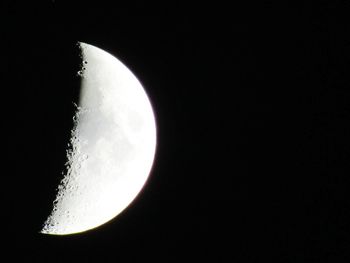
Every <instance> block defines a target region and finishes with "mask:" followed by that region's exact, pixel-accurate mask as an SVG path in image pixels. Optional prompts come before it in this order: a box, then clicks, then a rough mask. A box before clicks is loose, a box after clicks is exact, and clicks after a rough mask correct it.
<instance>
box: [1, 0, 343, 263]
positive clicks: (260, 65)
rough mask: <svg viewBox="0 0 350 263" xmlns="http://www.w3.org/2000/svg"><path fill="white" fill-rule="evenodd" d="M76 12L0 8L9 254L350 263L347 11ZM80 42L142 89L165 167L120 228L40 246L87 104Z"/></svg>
mask: <svg viewBox="0 0 350 263" xmlns="http://www.w3.org/2000/svg"><path fill="white" fill-rule="evenodd" d="M23 2H24V1H23ZM73 2H74V3H73ZM77 2H78V1H70V2H69V3H63V1H59V0H57V1H42V2H41V3H32V1H26V2H24V3H21V2H20V1H3V2H1V8H0V10H1V11H0V12H1V14H0V22H1V23H0V30H1V31H0V33H1V44H2V45H3V49H2V52H1V62H2V63H0V64H1V77H2V78H3V81H2V82H1V98H2V102H1V107H2V111H1V120H2V132H3V137H2V141H3V143H2V145H3V146H2V149H3V157H2V161H3V162H2V163H3V164H2V171H1V178H2V180H1V184H2V185H1V186H2V187H1V203H2V212H1V213H2V214H1V215H2V220H3V224H2V225H3V227H2V229H1V239H2V244H5V245H2V246H1V249H0V251H1V254H2V256H3V257H8V256H9V257H10V258H12V259H11V260H8V261H9V262H17V260H19V261H18V262H162V263H163V262H164V263H165V262H240V263H250V262H279V263H282V262H293V263H294V262H298V263H303V262H308V263H310V262H318V263H322V262H336V263H342V262H350V231H349V222H350V208H349V207H350V199H349V197H348V196H347V193H348V192H349V189H350V176H349V175H350V167H349V164H350V125H349V124H350V74H349V73H350V27H349V26H350V20H349V11H350V5H349V4H348V3H347V2H346V1H329V3H327V1H307V2H308V3H304V4H302V5H297V4H294V3H292V2H291V1H290V3H287V1H276V2H277V3H274V2H272V1H257V2H256V3H254V2H246V4H245V5H238V4H236V3H235V2H232V3H233V4H232V5H228V4H227V5H225V6H224V5H220V4H219V2H213V3H210V2H208V3H207V4H205V3H204V2H205V1H204V2H203V1H202V2H201V3H200V4H198V5H192V6H191V5H189V4H188V3H184V4H180V3H179V2H178V3H176V2H172V3H168V2H166V4H164V3H163V4H161V5H158V4H153V5H151V4H150V3H148V2H145V3H137V2H132V1H130V2H128V3H125V2H120V3H119V1H110V2H111V3H109V4H105V3H102V1H90V2H89V1H85V2H82V3H84V4H78V3H77ZM163 2H164V1H163ZM282 2H283V4H282ZM112 3H113V4H112ZM77 41H82V42H86V43H89V44H92V45H95V46H97V47H99V48H102V49H104V50H106V51H107V52H109V53H111V54H113V55H115V56H116V57H118V58H119V59H120V60H121V61H123V63H125V64H126V65H127V66H128V67H129V68H130V69H131V70H132V71H133V72H134V73H135V75H136V76H137V77H138V78H139V80H140V81H141V82H142V83H143V85H144V88H145V89H146V91H147V93H148V95H149V97H150V99H151V101H152V104H153V107H154V110H155V113H156V119H157V127H158V147H157V153H156V160H155V163H154V166H153V169H152V173H151V175H150V178H149V180H148V182H147V184H146V186H145V188H144V189H143V191H142V192H141V194H140V195H139V197H138V198H137V199H136V200H135V201H134V202H133V203H132V205H131V206H130V207H129V208H128V209H126V210H125V211H124V212H123V213H122V214H120V215H119V216H118V217H117V218H115V219H114V220H112V221H110V222H109V223H107V224H105V225H103V226H101V227H100V228H98V229H96V230H93V231H88V232H85V233H82V234H79V235H71V236H48V235H41V234H38V231H39V230H40V227H41V225H42V223H43V222H44V220H45V219H46V217H47V216H48V214H49V212H50V209H51V203H52V201H53V199H54V196H55V189H56V187H57V185H58V183H59V181H60V180H61V179H62V178H61V172H62V170H63V166H64V163H65V161H66V156H65V152H66V146H67V143H68V141H69V138H70V130H71V128H72V125H73V122H72V117H73V114H74V110H75V109H74V106H73V103H72V102H77V99H78V95H79V79H78V78H77V76H76V72H77V70H78V66H79V57H78V49H77V47H76V43H77Z"/></svg>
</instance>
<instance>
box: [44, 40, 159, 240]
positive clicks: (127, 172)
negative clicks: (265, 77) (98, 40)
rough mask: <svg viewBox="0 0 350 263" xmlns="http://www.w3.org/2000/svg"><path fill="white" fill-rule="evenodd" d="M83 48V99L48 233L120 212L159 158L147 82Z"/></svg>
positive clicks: (81, 227)
mask: <svg viewBox="0 0 350 263" xmlns="http://www.w3.org/2000/svg"><path fill="white" fill-rule="evenodd" d="M79 46H80V49H81V54H82V59H83V64H82V65H83V67H82V70H81V71H79V75H80V76H81V78H82V84H81V91H80V101H79V105H78V107H77V112H76V115H75V116H74V118H73V119H74V122H75V126H74V128H73V130H72V138H71V141H70V149H69V150H68V151H67V158H68V161H67V163H66V168H67V169H66V170H67V171H66V173H65V174H64V178H63V180H62V182H61V184H60V185H59V187H58V193H57V196H56V199H55V201H54V207H53V210H52V213H51V214H50V215H49V217H48V219H47V220H46V222H45V223H44V226H43V229H42V230H41V233H45V234H56V235H65V234H74V233H79V232H83V231H86V230H89V229H92V228H95V227H97V226H100V225H102V224H104V223H106V222H107V221H109V220H111V219H112V218H114V217H115V216H117V215H118V214H119V213H120V212H122V211H123V210H124V209H125V208H126V207H127V206H128V205H129V204H130V203H131V202H132V201H133V200H134V198H135V197H136V196H137V195H138V193H139V192H140V191H141V189H142V188H143V186H144V184H145V182H146V180H147V178H148V176H149V173H150V170H151V167H152V164H153V161H154V155H155V148H156V124H155V118H154V114H153V110H152V106H151V103H150V101H149V99H148V97H147V95H146V93H145V91H144V89H143V87H142V85H141V84H140V82H139V81H138V79H137V78H136V77H135V76H134V75H133V74H132V72H131V71H130V70H129V69H128V68H127V67H126V66H125V65H123V64H122V63H121V62H120V61H119V60H118V59H117V58H115V57H113V56H112V55H110V54H109V53H107V52H105V51H103V50H101V49H99V48H97V47H94V46H92V45H89V44H86V43H81V42H80V43H79Z"/></svg>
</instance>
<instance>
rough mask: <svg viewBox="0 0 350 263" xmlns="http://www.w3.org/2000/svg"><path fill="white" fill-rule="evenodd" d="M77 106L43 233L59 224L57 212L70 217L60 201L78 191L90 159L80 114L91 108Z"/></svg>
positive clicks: (78, 74) (79, 73)
mask: <svg viewBox="0 0 350 263" xmlns="http://www.w3.org/2000/svg"><path fill="white" fill-rule="evenodd" d="M77 46H78V47H79V50H80V55H79V57H80V58H81V61H82V63H81V64H80V70H79V71H78V72H77V76H78V77H80V78H84V71H85V67H84V66H85V64H87V61H85V60H83V56H82V47H81V45H80V42H78V44H77ZM73 105H74V107H75V115H74V116H73V128H72V130H71V137H70V141H69V143H68V145H67V146H68V149H67V150H66V156H67V162H66V163H65V168H64V171H62V175H63V179H62V180H61V182H60V183H59V185H58V187H57V189H56V191H57V193H56V198H55V200H54V201H53V209H52V212H51V214H50V216H49V217H48V218H47V220H46V221H45V222H44V224H43V227H42V230H41V231H40V232H41V233H52V230H53V228H54V227H55V226H56V225H57V222H56V220H55V216H54V215H55V214H57V213H62V214H65V216H66V217H69V211H68V210H67V211H60V208H59V202H60V201H61V200H62V199H64V197H65V196H66V195H68V194H70V195H73V194H74V193H76V190H77V189H75V188H76V187H77V186H76V184H75V182H74V181H75V179H76V177H77V176H78V175H79V172H80V169H81V165H82V163H83V162H84V161H85V160H87V159H88V156H87V155H86V154H82V153H81V145H82V143H86V142H81V141H80V139H79V129H78V124H79V119H80V116H81V115H82V114H84V113H87V112H89V111H90V110H89V109H86V108H82V107H80V106H78V105H77V104H75V103H74V102H73Z"/></svg>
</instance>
